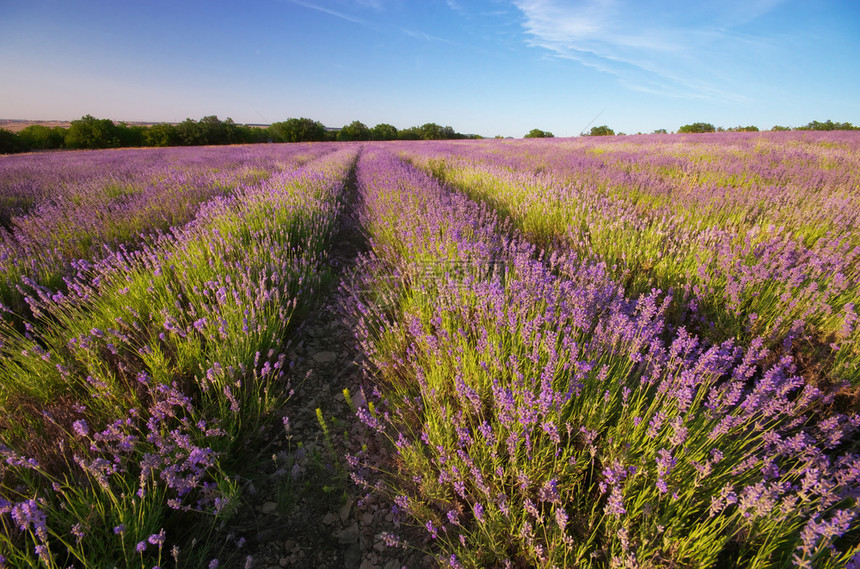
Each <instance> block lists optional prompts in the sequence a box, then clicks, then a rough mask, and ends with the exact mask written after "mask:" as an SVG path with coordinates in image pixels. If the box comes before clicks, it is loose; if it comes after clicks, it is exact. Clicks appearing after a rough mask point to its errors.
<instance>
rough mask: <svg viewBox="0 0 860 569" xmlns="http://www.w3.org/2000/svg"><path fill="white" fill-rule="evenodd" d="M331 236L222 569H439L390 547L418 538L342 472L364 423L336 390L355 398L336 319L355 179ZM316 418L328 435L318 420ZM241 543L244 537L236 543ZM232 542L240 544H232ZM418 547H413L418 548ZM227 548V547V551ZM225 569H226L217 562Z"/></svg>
mask: <svg viewBox="0 0 860 569" xmlns="http://www.w3.org/2000/svg"><path fill="white" fill-rule="evenodd" d="M346 191H347V199H346V207H345V209H344V214H343V215H342V217H341V222H340V228H339V233H338V235H337V236H336V237H335V240H334V245H333V249H332V251H331V256H330V262H331V267H332V270H333V272H334V276H335V280H334V282H333V283H332V285H331V287H330V291H331V294H329V295H328V296H327V300H326V302H325V303H324V304H323V305H322V306H321V307H319V308H318V309H317V310H315V311H313V312H311V313H310V314H309V315H308V316H307V317H306V318H305V321H304V323H303V325H302V326H301V328H300V329H299V330H298V331H297V333H296V334H295V338H296V339H297V343H296V344H295V345H294V346H293V347H292V348H291V350H290V352H289V356H290V359H291V360H292V361H293V362H295V365H294V367H293V369H292V372H291V374H290V375H291V377H292V378H293V381H292V389H293V390H294V393H293V395H292V397H291V398H290V400H289V401H288V402H287V404H286V406H285V407H284V409H283V410H282V415H283V416H284V417H285V418H286V419H287V422H286V423H285V425H284V428H281V426H280V425H279V426H278V427H277V428H275V429H273V431H272V433H271V438H270V439H269V440H268V442H267V443H266V444H265V445H264V446H263V447H262V448H261V449H259V451H257V452H256V453H255V456H254V457H252V458H251V459H250V460H252V461H253V463H249V464H254V465H257V464H258V465H259V466H255V467H254V468H251V469H249V470H252V471H253V475H252V476H249V480H247V481H245V491H244V492H243V496H244V499H245V500H246V503H245V504H243V505H242V507H241V510H240V514H238V515H237V516H236V518H235V519H234V520H233V521H232V522H231V524H230V525H229V527H228V528H227V532H229V533H231V534H232V537H231V538H230V539H229V541H230V542H231V543H236V544H237V545H236V546H235V547H234V549H235V551H236V553H235V555H233V556H232V558H231V561H230V562H229V563H228V564H227V565H229V566H230V567H237V568H242V569H245V568H254V569H275V568H278V569H280V568H318V569H400V568H401V567H408V568H409V569H413V568H414V569H419V568H423V567H435V566H437V564H436V562H435V560H434V559H433V557H432V556H429V555H428V554H427V553H426V552H424V551H422V550H421V549H418V548H409V549H404V548H401V547H393V548H392V547H388V546H387V545H386V543H385V539H383V535H384V534H385V533H391V534H395V535H400V536H403V537H404V538H405V539H406V541H408V540H409V539H408V538H409V536H411V537H413V538H415V539H418V540H420V539H422V538H421V537H420V536H422V535H423V534H422V533H421V532H419V531H418V530H417V529H414V528H407V527H405V526H403V525H402V524H400V523H399V522H398V520H396V519H395V517H394V516H393V514H392V513H391V512H392V511H391V504H390V503H388V501H387V500H385V499H383V498H382V497H380V496H370V497H367V496H365V495H364V491H363V490H362V489H360V488H359V487H358V486H357V485H355V484H353V483H352V482H351V481H350V480H349V478H348V474H347V472H346V459H345V456H346V453H348V452H352V453H355V452H357V451H358V449H360V448H361V445H362V444H363V443H364V442H365V441H367V440H368V433H367V430H366V428H365V427H364V425H362V424H361V423H360V422H359V421H358V420H357V419H356V418H355V415H354V413H353V411H352V410H351V409H350V407H349V405H348V404H347V402H346V400H345V398H344V395H343V390H344V389H345V388H346V389H348V390H349V392H350V394H352V397H353V400H354V401H355V402H358V403H360V402H361V395H360V393H361V389H360V388H361V385H362V373H363V372H362V360H361V354H359V353H358V352H357V350H356V349H355V335H354V331H353V329H352V323H351V321H350V319H349V318H348V317H347V316H346V315H345V314H344V311H343V308H342V305H343V303H342V298H343V295H344V294H345V293H344V292H343V291H342V290H341V289H340V283H341V282H342V281H343V280H344V279H349V278H350V276H351V274H352V272H353V271H355V270H356V266H357V263H358V260H359V255H360V254H361V253H362V252H363V251H366V249H367V243H366V239H365V236H364V234H363V233H362V231H361V228H360V226H359V220H358V217H359V216H358V214H359V212H360V208H361V203H360V196H359V195H358V192H357V190H356V187H355V178H354V174H352V175H350V177H349V179H348V184H347V190H346ZM317 409H319V410H320V411H321V412H322V416H323V418H324V421H325V424H326V428H327V429H328V431H329V437H326V435H325V433H324V431H323V427H322V426H321V424H320V421H319V418H318V413H317ZM243 540H244V541H243ZM238 544H241V547H239V545H238ZM418 545H419V546H420V543H419V544H418ZM228 548H229V546H228ZM221 566H222V567H224V566H225V565H223V564H222V565H221Z"/></svg>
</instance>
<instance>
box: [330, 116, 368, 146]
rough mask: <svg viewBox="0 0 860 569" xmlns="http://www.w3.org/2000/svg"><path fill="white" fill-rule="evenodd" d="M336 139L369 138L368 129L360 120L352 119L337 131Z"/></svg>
mask: <svg viewBox="0 0 860 569" xmlns="http://www.w3.org/2000/svg"><path fill="white" fill-rule="evenodd" d="M337 139H338V140H343V141H349V140H370V129H369V128H367V125H366V124H364V123H363V122H361V121H352V122H351V123H349V124H348V125H346V126H344V127H343V128H342V129H340V132H338V133H337Z"/></svg>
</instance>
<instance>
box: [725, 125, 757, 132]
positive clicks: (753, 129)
mask: <svg viewBox="0 0 860 569" xmlns="http://www.w3.org/2000/svg"><path fill="white" fill-rule="evenodd" d="M726 132H759V129H758V127H757V126H733V127H731V128H727V129H726Z"/></svg>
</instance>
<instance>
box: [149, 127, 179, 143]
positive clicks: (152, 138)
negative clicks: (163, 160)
mask: <svg viewBox="0 0 860 569" xmlns="http://www.w3.org/2000/svg"><path fill="white" fill-rule="evenodd" d="M143 140H144V143H145V145H146V146H176V145H178V144H179V132H178V131H177V130H176V127H175V126H174V125H172V124H169V123H160V124H154V125H152V126H151V127H149V128H148V129H146V132H145V133H144V135H143Z"/></svg>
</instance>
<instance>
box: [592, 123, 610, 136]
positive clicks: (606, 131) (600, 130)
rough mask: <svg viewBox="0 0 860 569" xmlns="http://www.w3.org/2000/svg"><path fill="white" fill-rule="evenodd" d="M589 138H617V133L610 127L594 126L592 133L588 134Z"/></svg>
mask: <svg viewBox="0 0 860 569" xmlns="http://www.w3.org/2000/svg"><path fill="white" fill-rule="evenodd" d="M588 135H589V136H615V131H614V130H612V129H611V128H609V127H608V126H606V125H605V124H604V125H601V126H593V127H591V132H590V133H588Z"/></svg>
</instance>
